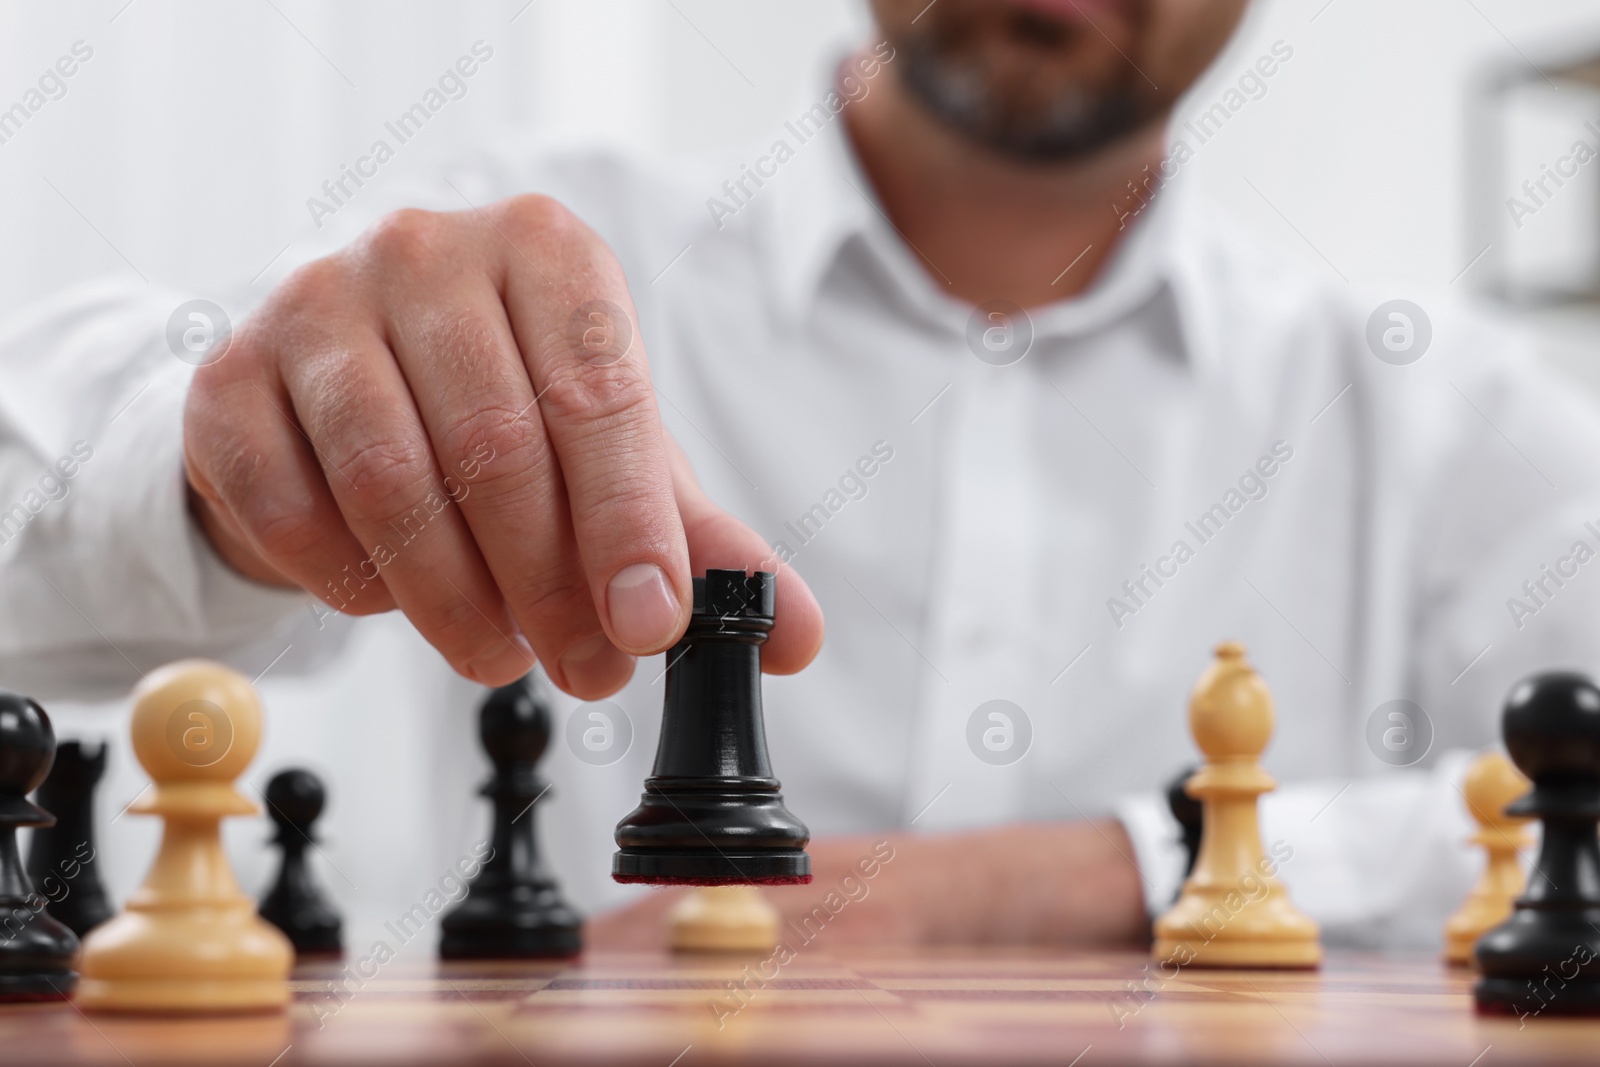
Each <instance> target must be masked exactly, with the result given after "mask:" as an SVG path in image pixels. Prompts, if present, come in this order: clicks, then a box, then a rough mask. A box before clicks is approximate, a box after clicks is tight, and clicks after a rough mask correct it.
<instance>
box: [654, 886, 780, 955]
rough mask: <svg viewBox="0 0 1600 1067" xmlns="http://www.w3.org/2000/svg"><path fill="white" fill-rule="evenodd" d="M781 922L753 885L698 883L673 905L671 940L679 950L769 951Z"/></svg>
mask: <svg viewBox="0 0 1600 1067" xmlns="http://www.w3.org/2000/svg"><path fill="white" fill-rule="evenodd" d="M779 922H780V916H779V915H778V909H777V908H775V907H773V906H772V904H771V903H770V902H769V901H768V900H767V898H766V897H764V896H762V895H761V890H760V889H758V888H756V887H755V886H753V885H705V886H696V887H695V888H694V889H692V890H690V891H689V894H688V895H687V896H685V897H684V898H683V899H682V900H680V901H679V902H678V904H677V906H676V907H674V908H673V909H672V914H671V916H670V917H669V919H668V923H669V929H670V935H669V937H668V942H669V943H670V944H671V945H672V948H673V951H675V952H766V951H767V950H768V949H770V948H772V947H773V946H774V945H776V944H777V943H778V925H779Z"/></svg>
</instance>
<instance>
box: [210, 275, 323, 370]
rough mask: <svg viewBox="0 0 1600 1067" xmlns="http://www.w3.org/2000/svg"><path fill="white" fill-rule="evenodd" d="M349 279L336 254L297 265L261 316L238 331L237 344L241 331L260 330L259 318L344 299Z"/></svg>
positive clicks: (291, 314)
mask: <svg viewBox="0 0 1600 1067" xmlns="http://www.w3.org/2000/svg"><path fill="white" fill-rule="evenodd" d="M349 281H350V274H349V268H348V267H347V266H346V265H345V263H344V261H343V259H342V258H341V257H340V256H337V255H332V256H324V257H322V258H321V259H314V260H312V261H311V262H309V263H305V264H302V265H301V266H299V267H296V268H295V269H294V270H293V271H291V272H290V274H289V276H288V277H287V278H285V279H284V280H283V281H281V282H279V283H278V287H277V288H276V289H274V290H273V294H272V300H271V301H270V303H269V305H268V309H267V310H265V311H263V313H262V315H260V316H252V317H251V319H250V321H249V322H248V323H247V324H246V328H245V329H243V330H240V331H239V332H238V333H236V334H235V336H234V344H235V345H237V344H238V343H239V341H240V336H239V334H257V333H260V332H261V327H262V324H261V323H260V322H258V321H257V320H258V319H260V318H263V317H268V316H287V317H290V318H293V317H294V316H296V315H298V314H302V313H306V312H312V313H314V312H316V311H317V310H318V309H321V308H323V307H325V306H326V305H328V304H329V303H330V302H332V301H339V300H342V299H343V295H344V293H345V290H346V289H347V288H348V285H349ZM231 354H232V353H230V355H231ZM222 362H227V361H226V360H223V361H222Z"/></svg>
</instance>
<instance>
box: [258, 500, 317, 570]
mask: <svg viewBox="0 0 1600 1067" xmlns="http://www.w3.org/2000/svg"><path fill="white" fill-rule="evenodd" d="M239 517H240V520H241V522H242V524H243V526H244V528H245V529H246V530H247V531H248V532H249V534H250V536H251V537H252V538H254V539H255V542H256V544H257V545H258V546H260V548H261V551H262V553H263V554H264V555H265V556H266V557H267V559H268V560H271V561H294V560H305V559H310V558H313V557H315V556H316V555H318V554H319V553H320V552H321V550H322V549H323V548H324V547H325V546H326V545H327V543H328V532H327V531H326V530H324V529H323V528H322V527H321V526H320V525H318V524H317V523H316V522H315V521H314V520H313V519H312V518H311V516H310V515H309V514H308V513H307V512H305V511H304V510H302V509H299V508H292V507H285V506H284V505H283V504H281V503H279V502H276V501H261V502H253V503H250V504H247V505H245V507H244V508H243V509H242V513H241V514H240V516H239Z"/></svg>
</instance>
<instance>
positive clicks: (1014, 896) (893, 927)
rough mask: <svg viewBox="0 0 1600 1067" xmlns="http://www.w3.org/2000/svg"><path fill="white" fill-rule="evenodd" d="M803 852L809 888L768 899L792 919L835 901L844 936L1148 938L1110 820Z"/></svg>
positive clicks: (899, 837)
mask: <svg viewBox="0 0 1600 1067" xmlns="http://www.w3.org/2000/svg"><path fill="white" fill-rule="evenodd" d="M811 854H812V869H813V873H814V880H813V882H812V884H811V885H809V886H798V887H795V888H792V889H784V890H778V891H774V892H773V894H772V897H773V902H774V903H775V904H776V905H777V906H778V908H779V910H780V911H782V912H783V914H784V917H785V919H787V920H791V921H798V920H799V919H800V918H801V917H803V916H805V915H806V914H809V913H810V912H811V911H812V909H813V908H814V907H815V906H816V905H817V904H819V903H821V902H823V901H825V900H826V897H827V894H828V893H829V892H830V891H834V892H837V893H838V894H839V895H840V897H843V898H844V899H847V900H849V901H850V903H848V904H847V905H845V906H844V907H843V908H842V909H841V911H840V913H839V916H838V918H839V919H840V920H843V921H844V924H845V925H847V926H848V927H849V929H850V931H851V932H850V934H849V935H848V936H850V937H851V938H852V939H862V940H873V941H900V942H912V943H923V944H939V943H943V944H954V943H993V944H1102V945H1109V944H1134V943H1139V942H1142V941H1144V940H1145V939H1146V938H1147V937H1148V934H1149V921H1148V918H1147V916H1146V912H1145V903H1144V894H1143V891H1142V889H1141V885H1140V878H1139V871H1138V868H1137V866H1136V865H1135V864H1134V862H1133V848H1132V846H1131V844H1130V843H1129V841H1128V838H1127V835H1126V833H1125V832H1124V831H1123V829H1122V826H1121V824H1120V823H1117V822H1116V821H1114V820H1109V819H1108V820H1103V821H1096V822H1064V823H1027V824H1017V825H1011V826H1002V827H995V828H990V829H983V830H973V831H968V832H963V833H953V834H937V835H916V834H905V833H903V832H886V833H883V834H875V835H867V836H862V837H849V838H825V839H822V840H819V841H816V842H814V843H813V844H812V847H811ZM885 855H887V856H888V857H890V858H887V859H884V858H883V857H884V856H885ZM863 862H865V867H863ZM869 870H870V871H875V873H873V874H872V875H871V876H870V877H868V876H867V874H866V871H869Z"/></svg>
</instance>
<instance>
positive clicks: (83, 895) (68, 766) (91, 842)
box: [28, 741, 111, 937]
mask: <svg viewBox="0 0 1600 1067" xmlns="http://www.w3.org/2000/svg"><path fill="white" fill-rule="evenodd" d="M108 747H109V746H107V745H106V743H105V742H103V741H102V742H100V743H98V744H95V745H92V746H86V745H84V744H83V743H82V742H80V741H62V742H61V743H60V744H58V745H57V746H56V761H55V765H54V766H52V767H51V768H50V776H49V777H48V778H46V779H45V780H44V784H43V785H41V786H40V787H39V791H38V792H37V793H36V794H35V795H34V799H35V800H37V801H38V802H39V806H40V807H42V808H44V809H45V810H46V811H48V812H49V813H50V814H52V815H54V816H55V817H56V822H55V825H54V826H39V827H35V828H34V831H33V837H32V838H31V839H30V840H29V842H28V878H29V879H30V880H31V881H32V882H33V887H34V888H35V889H36V890H40V891H42V892H43V893H44V895H45V897H46V898H48V899H49V901H50V905H49V909H48V910H49V912H50V915H51V916H52V917H53V918H55V919H57V920H58V921H60V922H63V923H65V924H66V925H67V926H68V927H69V928H70V929H71V930H72V932H73V933H75V934H77V935H78V936H79V937H82V936H83V935H84V934H86V933H88V932H89V931H90V930H93V929H94V928H95V927H96V926H99V925H100V924H101V923H103V922H105V921H106V920H107V919H109V918H111V900H110V898H109V897H107V896H106V889H105V886H104V885H102V884H101V882H100V866H99V862H98V859H97V857H96V851H97V850H96V847H95V836H94V790H95V786H96V785H98V784H99V783H100V778H101V776H102V775H103V774H105V770H106V752H107V749H108ZM57 887H60V893H59V895H58V893H57Z"/></svg>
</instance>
